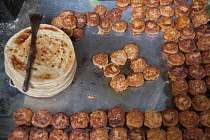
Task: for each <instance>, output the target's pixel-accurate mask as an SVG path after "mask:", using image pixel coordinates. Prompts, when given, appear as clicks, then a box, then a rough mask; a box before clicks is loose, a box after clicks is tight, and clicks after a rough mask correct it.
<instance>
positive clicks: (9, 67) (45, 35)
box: [4, 24, 77, 97]
mask: <svg viewBox="0 0 210 140" xmlns="http://www.w3.org/2000/svg"><path fill="white" fill-rule="evenodd" d="M30 40H31V28H30V27H28V28H26V29H23V30H21V31H20V32H18V33H16V34H15V35H14V36H13V37H11V38H10V39H9V41H8V42H7V44H6V46H5V49H4V56H5V63H4V64H5V72H6V73H7V75H8V76H9V77H10V78H11V79H12V81H13V83H14V85H15V86H16V87H17V88H18V89H19V90H20V91H21V92H23V91H22V87H23V82H24V78H25V74H26V64H27V56H28V52H29V49H30ZM35 47H36V48H35V55H34V60H33V64H32V70H31V77H30V81H29V90H28V91H27V92H23V93H25V94H27V95H29V96H34V97H51V96H54V95H56V94H58V93H59V92H61V91H62V90H64V89H65V88H67V87H68V86H69V85H70V84H71V82H72V80H73V78H74V74H75V72H76V66H77V62H76V57H75V52H74V47H73V45H72V42H71V40H70V38H69V37H68V35H66V34H65V33H64V32H63V31H62V30H60V29H58V28H56V27H54V26H52V25H47V24H41V25H40V28H39V30H38V33H37V38H36V43H35Z"/></svg>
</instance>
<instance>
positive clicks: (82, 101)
mask: <svg viewBox="0 0 210 140" xmlns="http://www.w3.org/2000/svg"><path fill="white" fill-rule="evenodd" d="M96 5H104V6H105V7H107V8H108V9H109V10H111V9H112V8H114V7H115V1H91V0H89V1H88V0H71V1H69V0H59V1H57V0H51V1H50V2H49V1H48V0H42V1H41V7H40V13H41V14H44V16H45V17H44V19H43V21H42V23H46V24H50V22H51V20H52V19H53V18H54V17H56V16H58V15H59V13H60V11H64V10H72V11H74V13H79V12H82V13H85V12H90V11H93V8H94V7H95V6H96ZM131 10H132V9H131V8H128V9H127V10H126V11H123V16H122V18H121V19H122V20H125V21H127V23H128V24H129V23H130V22H131ZM84 29H85V36H84V38H83V39H82V40H80V41H78V42H73V45H74V48H75V53H76V58H77V61H78V67H77V71H76V74H75V78H74V80H73V83H72V84H71V85H70V86H69V87H68V88H67V89H66V90H64V91H62V92H61V93H60V94H58V95H56V96H53V97H51V98H33V97H29V96H26V97H25V102H24V106H25V107H29V108H31V109H32V110H33V111H38V110H41V109H47V110H49V111H51V112H52V113H55V112H59V111H63V112H66V113H68V114H69V115H71V114H73V113H75V112H77V111H81V110H84V111H87V112H91V111H93V110H96V109H103V110H107V109H109V108H111V107H114V106H118V107H122V108H123V109H124V110H125V111H128V110H130V109H138V110H140V111H142V112H146V111H147V110H153V109H154V110H157V111H161V110H163V109H165V108H168V107H172V105H171V98H172V94H171V92H170V86H169V83H168V76H167V71H168V66H167V63H166V58H165V56H164V55H163V54H162V52H161V51H162V44H163V37H162V36H163V33H162V32H160V33H159V34H157V35H148V34H145V33H142V34H141V35H136V36H133V35H132V34H131V32H130V28H129V27H128V29H127V31H126V32H125V33H116V32H114V31H111V32H110V35H108V36H100V35H97V32H98V28H97V27H96V26H95V27H91V26H86V27H85V28H84ZM131 43H134V44H136V45H138V46H139V48H140V52H139V56H140V57H144V58H145V59H146V60H147V64H148V65H156V66H157V67H158V68H159V69H160V70H161V73H160V76H159V77H158V78H157V79H155V80H154V81H146V82H145V83H144V84H143V85H142V86H140V87H128V89H127V90H125V91H123V92H116V91H114V89H112V88H111V87H110V85H109V82H110V80H111V79H108V78H105V77H104V76H103V71H102V70H101V69H99V68H98V67H96V66H94V65H93V63H92V56H93V55H94V54H96V53H98V52H105V53H107V54H109V55H110V54H111V53H112V52H114V51H117V50H119V49H122V48H123V47H124V46H125V45H127V44H131ZM123 68H124V69H125V70H124V71H122V72H121V74H128V73H131V72H132V70H131V69H130V68H129V65H126V66H123ZM87 95H92V96H95V97H96V98H95V99H91V98H88V96H87Z"/></svg>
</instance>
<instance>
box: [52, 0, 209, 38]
mask: <svg viewBox="0 0 210 140" xmlns="http://www.w3.org/2000/svg"><path fill="white" fill-rule="evenodd" d="M206 3H207V1H206V0H204V1H197V0H193V1H192V4H188V1H187V0H181V1H180V0H160V1H159V0H137V1H136V0H117V1H116V8H112V9H111V10H108V8H106V7H104V6H103V5H97V6H95V7H94V9H93V11H91V12H86V13H76V14H75V13H74V12H73V11H71V10H67V11H61V12H60V15H59V16H57V17H55V18H53V19H52V22H51V24H52V25H54V26H56V27H58V28H60V29H62V30H63V31H65V32H66V33H67V34H68V35H69V36H70V37H71V38H72V40H74V41H79V40H80V39H82V38H83V36H84V29H83V28H84V27H85V26H86V25H89V26H97V27H98V29H99V31H98V34H99V35H108V32H109V31H111V30H113V31H115V32H119V33H123V32H125V31H126V30H127V28H128V23H127V22H126V21H124V20H121V17H122V14H123V11H124V10H126V9H127V8H128V7H131V8H132V9H133V10H132V13H131V22H130V31H131V33H132V34H133V35H138V34H141V33H142V32H145V33H147V34H158V33H159V31H160V30H161V31H163V32H166V33H165V35H164V39H165V40H171V39H172V40H174V39H177V37H178V36H179V33H178V32H177V30H180V29H182V28H184V27H190V26H192V27H198V26H200V25H202V24H206V23H207V22H208V21H209V16H208V15H207V14H206V11H205V10H206Z"/></svg>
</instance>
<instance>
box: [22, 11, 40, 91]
mask: <svg viewBox="0 0 210 140" xmlns="http://www.w3.org/2000/svg"><path fill="white" fill-rule="evenodd" d="M42 17H43V15H41V14H29V18H30V23H31V33H32V35H31V44H30V51H29V54H28V61H27V66H26V76H25V80H24V83H23V91H24V92H27V91H28V88H29V86H28V84H29V80H30V75H31V67H32V63H33V58H34V50H35V40H36V35H37V31H38V29H39V25H40V22H41V20H42Z"/></svg>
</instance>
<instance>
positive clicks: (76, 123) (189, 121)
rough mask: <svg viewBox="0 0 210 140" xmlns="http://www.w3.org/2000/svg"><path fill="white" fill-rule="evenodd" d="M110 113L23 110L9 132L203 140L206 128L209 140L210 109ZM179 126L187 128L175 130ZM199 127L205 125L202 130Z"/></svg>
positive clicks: (17, 134)
mask: <svg viewBox="0 0 210 140" xmlns="http://www.w3.org/2000/svg"><path fill="white" fill-rule="evenodd" d="M107 112H108V113H106V111H103V110H95V111H93V112H91V113H90V114H88V113H87V112H85V111H79V112H77V113H75V114H73V115H71V116H69V115H68V114H66V113H63V112H57V113H55V114H54V115H52V114H51V113H50V112H49V111H47V110H39V111H37V112H35V113H33V112H32V111H31V109H29V108H20V109H18V110H16V111H15V112H14V124H15V125H19V126H17V127H16V128H15V129H14V130H13V131H11V132H10V134H9V139H10V140H13V139H15V138H17V137H19V138H23V139H28V138H29V139H31V140H32V139H35V138H37V137H42V138H45V139H48V138H49V139H61V138H62V139H71V140H73V139H74V140H75V139H85V140H86V139H87V140H89V139H92V140H97V139H103V140H108V139H111V140H127V139H130V140H133V139H135V140H144V139H145V137H147V139H148V140H164V139H165V140H166V139H168V140H182V139H184V140H192V139H196V138H199V139H198V140H200V139H201V140H203V138H204V131H203V128H205V129H204V130H205V136H206V138H210V129H209V128H208V127H210V123H209V120H210V110H206V111H203V112H201V113H199V114H198V113H196V112H194V111H187V110H186V111H181V112H178V111H177V110H175V109H165V110H163V111H161V112H157V111H155V110H149V111H147V112H145V113H142V112H141V111H139V110H130V111H129V112H127V113H125V112H124V110H123V109H121V108H119V107H114V108H110V109H109V110H108V111H107ZM179 123H180V124H181V125H182V126H184V127H185V128H186V129H184V130H181V129H179V128H178V127H176V126H177V124H179ZM125 124H126V127H125ZM31 125H33V126H36V127H38V129H36V130H31V131H30V130H29V128H28V127H27V126H31ZM49 125H52V129H53V130H52V131H50V132H48V131H47V130H46V129H45V128H46V127H48V126H49ZM69 126H71V128H72V129H71V131H70V134H69V135H68V132H67V131H66V130H67V128H69ZM143 126H144V128H143V129H142V127H143ZM145 126H146V127H145ZM197 126H202V127H201V128H202V129H201V128H198V127H197ZM162 127H163V128H164V129H162ZM87 128H88V129H87ZM148 128H149V129H148ZM128 129H129V130H128ZM182 131H183V132H182ZM29 132H30V133H29ZM145 133H146V135H145ZM196 140H197V139H196Z"/></svg>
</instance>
